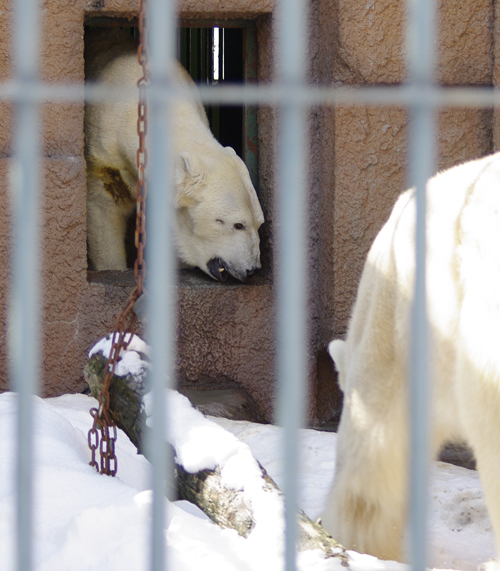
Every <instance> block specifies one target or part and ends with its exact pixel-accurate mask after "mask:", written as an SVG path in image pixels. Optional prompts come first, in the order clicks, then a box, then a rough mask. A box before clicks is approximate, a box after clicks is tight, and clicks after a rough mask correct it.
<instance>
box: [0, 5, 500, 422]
mask: <svg viewBox="0 0 500 571" xmlns="http://www.w3.org/2000/svg"><path fill="white" fill-rule="evenodd" d="M179 9H180V15H181V16H183V17H186V18H211V17H217V18H218V19H224V18H250V19H255V20H256V22H257V36H258V78H259V81H260V82H269V81H272V78H273V76H274V74H275V72H276V64H275V61H274V59H273V44H274V39H273V38H274V26H273V18H274V16H273V9H274V3H273V1H272V0H196V1H194V0H181V1H180V2H179ZM137 13H138V1H134V0H97V1H95V2H90V1H82V0H75V1H74V2H72V3H60V2H56V1H55V0H45V2H44V4H43V21H42V23H41V26H42V48H41V57H42V68H41V77H42V79H43V80H45V81H48V82H51V83H67V82H69V83H77V84H81V83H83V81H84V72H83V67H84V66H83V64H84V61H83V30H84V23H85V22H86V21H87V20H88V19H89V18H93V17H120V18H134V17H136V16H137ZM0 14H1V16H0V81H4V80H6V79H8V78H9V77H11V76H12V58H11V55H12V48H11V7H10V2H9V1H8V0H0ZM308 18H309V19H308V21H309V31H310V39H309V60H308V61H309V71H308V77H309V81H310V82H311V83H312V84H326V85H368V84H369V85H391V84H394V85H395V84H399V83H401V82H403V81H404V80H405V78H406V68H405V43H404V25H405V18H406V15H405V12H404V8H403V3H402V2H394V1H393V0H377V1H376V2H375V1H372V0H370V1H368V2H365V3H359V2H352V1H350V0H311V2H310V10H309V16H308ZM499 18H500V14H499V13H498V2H494V3H493V5H492V3H491V2H490V1H487V0H446V1H445V0H442V1H441V2H440V5H439V17H438V29H439V37H438V42H437V45H438V58H437V63H436V74H437V77H438V79H439V82H440V83H441V84H442V85H444V86H453V85H492V84H493V82H494V83H495V84H498V77H499V75H498V61H500V60H499V58H497V57H496V53H497V51H498V45H497V43H495V42H494V37H495V35H494V31H495V30H496V29H497V27H498V25H499V24H498V22H499V21H500V19H499ZM83 112H84V109H83V104H81V103H73V104H61V103H57V104H56V103H48V104H46V105H45V106H44V108H43V110H42V127H43V137H42V139H43V160H42V180H41V188H42V194H43V209H42V212H41V217H42V218H41V220H42V236H41V241H40V256H41V260H42V299H43V309H42V319H41V324H40V325H41V332H42V348H43V364H42V385H41V387H40V392H41V393H42V394H43V395H57V394H61V393H64V392H79V391H82V390H83V389H84V388H85V384H84V381H83V375H82V371H83V367H84V364H85V361H86V354H87V351H88V349H89V347H90V346H91V345H92V344H93V343H94V342H95V341H96V340H97V339H98V338H99V337H101V336H103V335H105V334H107V333H109V332H110V331H111V329H112V327H113V324H114V321H115V318H116V315H117V313H118V311H119V309H120V308H121V307H122V305H123V303H124V301H125V299H126V298H127V295H128V293H129V291H130V289H131V288H132V287H133V280H132V276H131V275H130V274H126V275H121V274H117V273H110V274H109V275H106V276H104V275H100V276H99V275H95V274H92V273H87V257H86V242H85V239H86V238H85V237H86V211H85V208H86V206H85V192H86V191H85V177H86V173H85V161H84V157H83V148H84V134H83ZM308 121H309V131H308V137H309V141H308V146H307V148H308V149H309V155H308V163H309V173H308V197H309V209H308V229H309V244H308V257H307V272H308V279H309V294H308V296H309V297H308V310H309V329H308V331H307V332H306V333H305V337H307V339H306V342H307V348H308V355H309V361H308V363H309V389H310V390H309V395H310V399H309V407H308V417H309V421H310V423H312V424H322V423H324V422H327V421H329V420H331V419H333V418H335V417H338V413H339V410H340V406H341V399H340V393H339V391H338V389H337V386H336V380H335V375H334V371H333V367H332V365H331V362H330V360H329V358H328V356H327V354H326V346H327V343H328V341H329V340H330V339H331V338H332V337H341V336H342V335H344V334H345V331H346V327H347V323H348V318H349V312H350V309H351V307H352V304H353V301H354V298H355V293H356V288H357V283H358V281H359V277H360V274H361V270H362V266H363V262H364V259H365V257H366V254H367V251H368V249H369V247H370V245H371V243H372V241H373V239H374V237H375V235H376V233H377V232H378V230H379V229H380V227H381V226H382V224H383V223H384V221H385V220H386V219H387V217H388V215H389V212H390V210H391V207H392V205H393V203H394V202H395V200H396V198H397V196H398V195H399V193H400V192H402V191H403V190H404V189H405V187H406V166H405V165H406V159H407V136H408V117H407V113H406V111H405V109H403V108H400V107H390V106H389V107H387V106H385V107H374V106H367V107H354V106H339V107H337V108H331V107H318V108H313V109H310V111H309V113H308ZM437 125H438V151H439V156H438V158H437V168H445V167H448V166H451V165H453V164H456V163H459V162H462V161H463V160H466V159H469V158H474V157H478V156H482V155H484V154H487V153H489V152H491V151H492V150H493V148H496V147H498V144H497V140H498V129H497V127H496V125H497V121H496V120H495V121H494V115H493V112H492V111H491V110H484V109H483V110H477V109H443V110H440V111H439V113H438V118H437ZM258 128H259V193H260V199H261V202H262V205H263V209H264V211H265V215H266V224H265V226H264V227H263V229H262V236H263V240H264V242H265V244H266V255H265V257H264V262H265V264H264V265H265V267H264V269H263V272H262V275H261V276H260V277H256V278H254V280H252V282H250V283H249V284H244V285H235V284H233V285H228V284H225V285H221V284H216V283H212V282H211V281H209V280H208V278H204V277H202V276H200V275H196V273H189V272H188V273H185V272H183V273H182V276H181V279H180V286H179V288H178V296H177V297H178V308H179V320H178V325H177V329H178V358H177V373H178V379H179V382H180V383H181V384H182V385H183V386H188V387H190V388H193V387H194V388H196V387H198V388H221V387H222V388H224V387H241V388H243V389H244V390H245V391H246V392H247V393H248V394H249V395H250V396H251V397H252V398H253V400H254V401H255V402H256V403H257V405H258V407H259V408H260V410H261V412H262V414H263V416H264V417H266V418H267V419H268V420H271V419H272V416H273V412H272V411H273V398H274V392H275V314H274V306H275V303H274V302H275V289H274V280H273V255H272V254H273V250H274V246H275V241H274V230H273V229H274V224H275V220H276V216H275V206H274V204H275V200H274V198H275V193H274V188H275V174H276V173H275V165H276V161H275V156H276V113H275V110H274V109H272V108H269V107H265V106H263V107H261V108H260V109H259V112H258ZM11 155H12V112H11V108H10V107H9V105H7V104H6V103H0V198H1V200H2V204H3V205H4V208H3V209H1V210H0V224H1V228H2V233H1V235H0V388H1V389H7V388H9V380H8V379H9V378H8V359H7V350H6V347H7V344H6V321H7V315H8V290H9V275H10V274H9V253H10V247H11V244H10V241H9V233H10V229H9V202H10V201H9V190H8V184H9V169H10V166H11Z"/></svg>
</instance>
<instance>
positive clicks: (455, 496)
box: [0, 393, 494, 571]
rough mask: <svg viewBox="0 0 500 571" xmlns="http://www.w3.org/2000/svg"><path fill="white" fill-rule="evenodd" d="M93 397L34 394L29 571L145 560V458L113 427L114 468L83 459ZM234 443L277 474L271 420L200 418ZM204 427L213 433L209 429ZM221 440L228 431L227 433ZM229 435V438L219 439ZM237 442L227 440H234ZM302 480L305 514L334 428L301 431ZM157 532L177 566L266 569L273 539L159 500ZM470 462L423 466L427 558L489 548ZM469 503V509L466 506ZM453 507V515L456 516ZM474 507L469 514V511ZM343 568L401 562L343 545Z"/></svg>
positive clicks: (480, 553) (5, 536) (447, 562)
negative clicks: (102, 471)
mask: <svg viewBox="0 0 500 571" xmlns="http://www.w3.org/2000/svg"><path fill="white" fill-rule="evenodd" d="M95 406H96V401H95V400H94V399H93V398H91V397H87V396H85V395H65V396H62V397H57V398H54V399H45V400H42V399H39V398H36V397H35V398H34V425H35V439H36V440H35V445H36V450H37V452H36V470H35V494H36V495H35V497H36V502H35V536H34V540H35V569H36V571H65V570H67V571H94V570H95V571H97V570H102V569H106V571H143V570H146V569H147V565H148V557H149V555H148V553H149V552H148V549H149V526H150V506H151V493H150V492H149V464H148V462H147V461H146V460H145V459H144V457H143V456H141V455H139V454H137V452H136V450H135V447H134V446H133V445H132V444H131V443H130V442H129V441H128V439H127V437H126V436H125V435H124V434H123V433H122V432H121V431H119V436H118V442H117V456H118V476H117V477H116V478H110V477H107V476H101V475H99V474H97V473H96V472H95V470H94V469H93V468H91V467H90V466H89V465H88V462H89V461H90V452H89V450H88V447H87V432H88V430H89V428H90V426H91V424H92V419H91V417H90V415H89V413H88V410H89V409H90V408H91V407H95ZM15 413H16V397H15V395H13V394H11V393H4V394H1V395H0V434H2V438H1V439H0V457H1V458H2V462H0V561H1V562H2V566H1V568H2V571H3V570H5V571H13V569H14V561H13V534H14V490H15V478H14V474H13V466H14V464H15V463H14V456H13V453H14V440H13V439H14V429H15ZM212 421H213V422H214V423H216V424H218V425H219V426H220V427H223V428H225V429H226V430H229V431H230V432H232V433H233V434H234V435H235V436H236V437H237V438H238V440H240V441H242V442H244V443H246V444H247V445H248V446H249V447H250V449H251V450H252V452H253V454H254V456H255V457H257V458H258V459H259V461H260V462H261V463H262V464H263V466H264V467H265V468H266V470H267V471H268V472H269V474H270V475H271V477H272V478H273V479H275V481H276V482H277V483H278V484H280V482H282V476H283V474H282V472H281V467H280V462H279V458H280V448H279V446H280V429H279V428H277V427H274V426H270V425H256V424H252V423H246V422H234V421H227V420H224V419H212ZM212 434H214V435H215V434H216V433H215V432H213V433H212ZM229 441H230V440H229ZM231 446H232V445H231ZM236 448H237V447H236ZM301 448H302V449H303V452H304V454H303V457H302V476H301V484H302V492H301V496H300V498H299V505H300V507H301V508H302V509H304V511H305V512H306V513H307V514H308V515H309V516H310V517H311V518H313V519H314V518H315V517H317V515H318V514H319V513H320V511H321V508H322V503H323V502H324V499H325V497H326V494H327V490H328V487H329V485H330V479H331V468H332V466H333V461H334V448H335V435H334V434H329V433H322V432H316V431H313V430H304V431H301ZM165 509H166V510H167V514H168V518H167V520H166V521H167V526H166V529H165V538H166V541H167V543H168V545H169V546H170V557H171V559H172V567H171V568H173V569H175V570H176V571H177V570H180V571H199V570H200V569H203V571H212V570H214V571H215V570H217V571H220V570H228V571H229V570H230V571H257V570H258V571H267V570H269V571H276V570H278V569H280V568H281V555H280V547H279V545H277V544H276V543H274V538H275V537H276V536H275V535H274V534H273V535H272V536H271V538H266V537H263V536H264V532H263V533H262V534H256V535H253V534H252V535H251V536H250V538H249V539H247V540H245V539H243V538H241V537H240V536H238V535H237V533H236V532H234V531H232V530H223V529H220V528H218V527H217V526H216V525H214V524H213V523H211V522H210V521H209V520H208V519H207V517H206V516H205V515H204V514H203V513H202V512H201V511H200V510H198V508H196V507H195V506H193V505H191V504H188V503H187V502H175V503H174V504H172V503H169V502H167V500H165ZM484 510H485V508H484V502H483V501H482V495H481V488H480V485H479V481H478V479H477V474H476V473H475V472H471V471H469V470H465V469H462V468H456V467H454V466H449V465H445V464H441V463H440V464H438V465H437V466H436V468H435V470H434V473H433V486H432V518H431V527H430V536H431V545H432V548H433V551H434V552H435V556H434V557H435V558H434V559H433V562H432V563H433V565H434V566H438V565H439V566H440V568H443V569H445V568H456V569H463V570H465V571H468V570H472V569H475V567H476V566H477V565H478V564H480V563H481V562H482V561H485V560H487V559H488V558H490V557H492V556H493V555H494V547H493V536H492V533H491V530H490V524H489V520H488V519H487V517H486V516H485V514H484ZM467 513H469V516H470V517H469V516H467V515H466V514H467ZM462 514H464V516H463V517H462ZM477 514H479V517H478V516H477ZM350 560H351V563H350V567H351V569H352V571H371V570H382V569H384V570H390V571H404V570H406V569H407V568H406V567H405V566H404V565H401V564H397V563H391V562H381V561H379V560H377V559H374V558H373V557H369V556H366V555H359V554H356V553H353V552H350ZM299 568H300V569H302V570H304V571H305V570H307V571H312V570H314V571H316V570H317V571H340V570H341V569H343V568H342V567H340V564H339V562H338V561H336V560H324V559H322V557H321V556H320V555H319V554H318V553H316V552H306V553H304V554H301V556H300V558H299Z"/></svg>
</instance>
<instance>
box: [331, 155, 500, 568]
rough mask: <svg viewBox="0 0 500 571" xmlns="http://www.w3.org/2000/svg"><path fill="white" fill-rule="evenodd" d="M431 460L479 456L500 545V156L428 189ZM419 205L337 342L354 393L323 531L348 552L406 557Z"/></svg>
mask: <svg viewBox="0 0 500 571" xmlns="http://www.w3.org/2000/svg"><path fill="white" fill-rule="evenodd" d="M427 201H428V215H427V237H428V242H427V268H428V269H427V297H428V316H429V323H430V335H431V340H430V381H431V386H432V403H433V407H432V421H433V422H432V431H431V433H432V451H431V452H432V453H433V454H434V455H435V454H436V453H437V452H438V450H439V448H440V446H441V445H442V444H443V443H444V442H445V441H448V440H453V441H456V440H465V441H467V442H468V443H469V444H470V446H471V447H472V448H473V450H474V454H475V456H476V459H477V466H478V470H479V474H480V477H481V482H482V485H483V488H484V493H485V498H486V503H487V506H488V510H489V513H490V516H491V520H492V524H493V528H494V531H495V535H496V540H497V546H498V545H499V544H500V154H496V155H492V156H489V157H486V158H483V159H480V160H476V161H473V162H469V163H465V164H463V165H461V166H458V167H455V168H452V169H450V170H448V171H446V172H443V173H440V174H438V175H437V176H435V177H434V178H433V179H431V180H430V181H429V183H428V186H427ZM414 229H415V199H414V192H413V191H412V190H410V191H407V192H405V193H404V194H403V195H402V196H401V197H400V198H399V200H398V201H397V203H396V205H395V206H394V209H393V212H392V214H391V216H390V218H389V220H388V222H387V223H386V224H385V226H384V227H383V228H382V230H381V231H380V233H379V235H378V236H377V238H376V240H375V242H374V244H373V246H372V248H371V250H370V252H369V254H368V258H367V260H366V264H365V267H364V271H363V275H362V277H361V281H360V284H359V290H358V295H357V299H356V303H355V305H354V309H353V314H352V318H351V321H350V324H349V329H348V333H347V338H346V341H345V343H344V342H342V341H336V342H335V343H334V344H332V345H331V348H330V351H331V354H332V357H333V358H334V359H335V360H336V366H337V369H338V370H339V377H340V385H341V387H342V388H343V390H344V409H343V412H342V419H341V423H340V426H339V432H338V450H337V463H336V475H335V480H334V484H333V486H332V490H331V492H330V495H329V498H328V500H327V505H326V509H325V513H324V515H323V518H322V519H323V523H324V525H325V527H326V529H327V530H328V531H329V532H330V533H332V535H333V536H334V537H335V538H336V539H338V540H339V541H340V542H342V543H343V544H344V545H345V546H346V547H347V548H352V549H355V550H357V551H361V552H366V553H370V554H373V555H376V556H377V557H380V558H385V559H397V560H401V559H403V547H402V536H403V531H404V526H405V517H406V510H407V497H406V496H407V487H408V479H407V467H408V410H407V394H408V393H407V383H406V380H407V357H408V353H409V338H410V307H411V302H412V297H413V280H414V274H415V263H414Z"/></svg>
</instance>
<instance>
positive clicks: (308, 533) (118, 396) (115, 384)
mask: <svg viewBox="0 0 500 571" xmlns="http://www.w3.org/2000/svg"><path fill="white" fill-rule="evenodd" d="M105 364H106V359H105V358H104V357H103V355H102V354H101V353H97V354H95V355H93V356H92V357H91V358H90V359H89V361H88V362H87V365H86V367H85V371H84V375H85V380H86V381H87V383H88V385H89V387H90V390H91V392H92V395H93V396H94V397H95V398H97V399H98V398H99V395H100V391H101V388H102V382H103V378H104V368H105ZM146 392H147V388H146V386H145V383H144V382H143V380H142V379H138V378H137V376H135V375H132V374H127V375H125V376H123V377H121V376H117V375H115V376H114V377H113V379H112V381H111V384H110V390H109V393H110V407H109V409H110V414H111V417H112V419H113V421H114V422H115V424H116V426H117V427H118V428H121V429H122V430H123V431H124V432H125V434H127V436H128V437H129V438H130V440H131V442H132V443H133V444H134V445H135V447H136V448H137V450H138V451H139V452H140V453H141V454H144V455H145V456H146V457H147V454H146V451H145V447H144V443H145V442H146V434H147V431H148V430H149V429H148V427H147V425H146V418H147V416H146V411H145V407H144V402H143V397H144V395H145V394H146ZM173 455H174V458H175V457H176V455H175V450H174V451H173ZM259 467H260V470H261V477H262V487H263V488H264V489H265V490H266V492H268V493H270V494H277V495H278V496H280V497H282V492H281V490H280V489H279V488H278V486H277V485H276V484H275V483H274V481H273V480H272V478H271V477H270V476H269V475H268V474H267V472H266V471H265V470H264V468H263V467H262V466H260V464H259ZM175 478H176V486H177V494H178V499H185V500H188V501H189V502H191V503H193V504H195V505H197V506H198V507H199V508H200V509H201V510H202V511H203V512H205V513H206V514H207V515H208V517H209V518H210V519H211V520H212V521H213V522H215V523H216V524H217V525H219V526H221V527H225V528H230V529H234V530H236V531H237V532H238V533H239V535H241V536H242V537H248V536H249V535H250V533H251V531H252V529H253V528H254V527H255V521H254V516H253V512H252V508H251V506H249V505H248V503H247V500H246V498H245V496H244V493H243V492H242V491H240V490H234V489H231V488H228V487H227V486H224V484H223V482H222V478H221V470H220V467H216V468H215V469H214V470H201V471H199V472H196V473H190V472H188V471H187V470H185V469H184V467H183V466H181V465H180V464H179V463H177V462H175ZM313 549H320V550H321V551H323V552H324V553H325V555H326V557H337V558H339V559H340V560H341V561H342V564H343V565H344V566H346V567H347V566H348V562H347V555H346V553H345V550H344V548H343V547H342V546H341V545H340V544H339V543H337V542H336V541H335V540H334V539H333V538H332V537H331V536H330V535H328V533H327V532H326V531H325V530H324V529H323V527H322V526H321V525H320V524H319V523H317V522H313V521H312V520H311V519H309V518H308V517H307V515H306V514H305V513H304V512H303V511H301V510H298V537H297V550H298V551H307V550H313Z"/></svg>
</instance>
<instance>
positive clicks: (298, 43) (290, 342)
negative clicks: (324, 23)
mask: <svg viewBox="0 0 500 571" xmlns="http://www.w3.org/2000/svg"><path fill="white" fill-rule="evenodd" d="M278 9H279V14H278V18H277V22H278V46H277V47H278V58H277V61H278V70H279V81H280V82H281V84H282V85H285V86H286V87H287V92H288V93H291V94H293V90H294V89H296V88H300V87H301V86H302V85H303V84H304V80H305V74H306V64H305V62H306V48H307V45H306V22H307V12H306V5H305V2H303V1H300V0H281V2H280V4H279V6H278ZM279 117H280V124H279V138H278V167H279V169H278V184H279V188H278V212H277V214H278V217H279V218H278V220H279V222H278V224H277V233H278V269H279V272H278V276H277V284H278V290H277V291H278V293H277V295H278V299H277V301H278V350H279V353H278V394H279V401H278V415H277V416H278V418H277V419H278V423H279V424H280V425H281V426H283V427H284V437H283V448H284V450H283V451H284V474H285V480H284V485H283V491H284V494H285V525H286V537H285V569H286V570H287V571H292V570H294V569H295V568H296V560H295V551H296V550H295V545H296V537H297V513H296V499H297V489H298V478H297V474H298V467H299V460H298V449H297V430H298V428H300V427H301V426H303V425H304V417H305V405H304V403H305V400H306V398H307V395H306V378H307V366H306V353H305V346H306V341H307V325H306V314H305V306H306V302H305V300H306V284H305V276H306V275H307V272H306V271H305V268H304V261H305V244H306V234H305V227H306V224H305V216H306V212H307V206H306V200H305V179H306V177H305V170H306V158H307V150H306V148H307V147H306V144H305V142H306V136H307V132H306V121H305V113H304V109H303V108H302V106H301V105H300V104H299V103H296V102H294V101H293V100H291V99H290V100H285V101H282V102H281V105H280V109H279Z"/></svg>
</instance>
